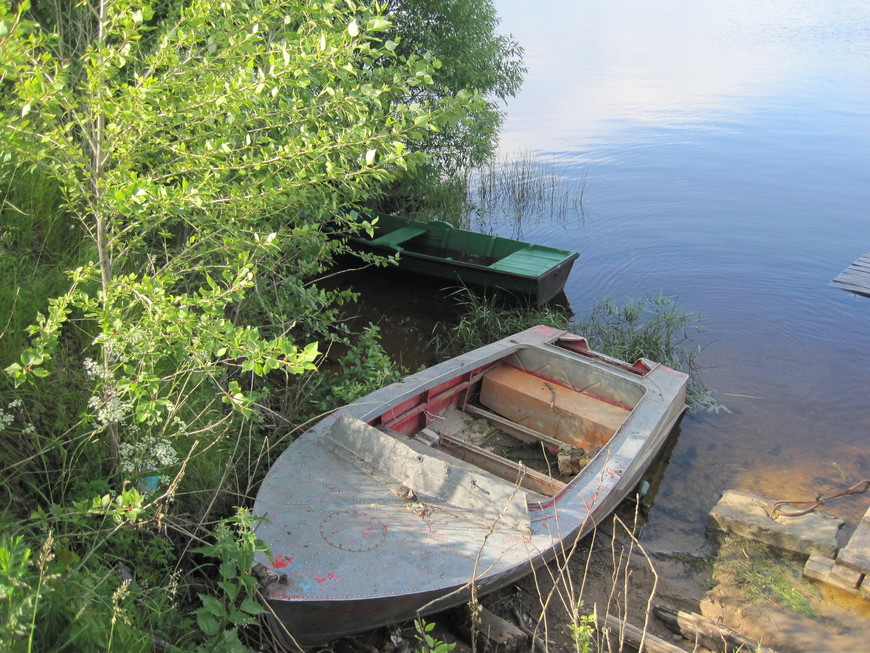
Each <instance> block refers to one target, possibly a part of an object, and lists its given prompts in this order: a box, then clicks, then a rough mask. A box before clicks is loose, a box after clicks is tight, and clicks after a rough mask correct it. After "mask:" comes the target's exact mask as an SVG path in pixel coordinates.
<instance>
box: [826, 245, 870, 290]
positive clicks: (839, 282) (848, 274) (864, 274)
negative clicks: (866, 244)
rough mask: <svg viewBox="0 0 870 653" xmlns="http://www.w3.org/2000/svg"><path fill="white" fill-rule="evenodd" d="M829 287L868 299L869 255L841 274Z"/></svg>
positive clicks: (869, 279)
mask: <svg viewBox="0 0 870 653" xmlns="http://www.w3.org/2000/svg"><path fill="white" fill-rule="evenodd" d="M831 285H832V286H834V287H836V288H840V289H842V290H848V291H850V292H853V293H856V294H859V295H866V296H868V297H870V254H865V255H864V256H862V257H860V258H859V259H858V260H857V261H855V262H854V263H852V265H850V266H849V267H848V268H846V269H845V270H844V271H843V272H841V273H840V274H839V275H837V277H836V278H835V279H834V280H833V281H832V282H831Z"/></svg>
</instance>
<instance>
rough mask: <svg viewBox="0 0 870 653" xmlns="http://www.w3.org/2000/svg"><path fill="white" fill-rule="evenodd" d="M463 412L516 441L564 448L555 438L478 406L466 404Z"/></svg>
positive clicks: (562, 443) (563, 444)
mask: <svg viewBox="0 0 870 653" xmlns="http://www.w3.org/2000/svg"><path fill="white" fill-rule="evenodd" d="M464 410H465V412H466V413H468V414H469V415H474V416H475V417H482V418H483V419H485V420H486V421H488V422H490V423H492V424H494V425H495V426H498V427H499V428H500V429H501V430H503V431H504V432H505V433H507V434H508V435H512V436H514V437H515V438H517V439H518V440H522V441H523V442H543V443H545V444H549V445H551V446H552V447H556V448H557V449H558V448H559V447H564V446H565V444H566V443H564V442H562V441H561V440H557V439H556V438H551V437H550V436H549V435H544V434H543V433H539V432H538V431H535V430H534V429H530V428H528V427H527V426H523V425H522V424H517V423H516V422H512V421H511V420H509V419H507V418H506V417H502V416H501V415H497V414H496V413H493V412H492V411H489V410H486V409H484V408H480V407H479V406H472V405H471V404H468V405H467V406H466V407H465V408H464Z"/></svg>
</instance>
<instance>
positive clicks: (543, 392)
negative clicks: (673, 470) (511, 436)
mask: <svg viewBox="0 0 870 653" xmlns="http://www.w3.org/2000/svg"><path fill="white" fill-rule="evenodd" d="M480 403H482V404H483V405H484V406H486V407H487V408H490V409H492V410H494V411H495V412H497V413H499V414H500V415H504V416H505V417H507V418H508V419H511V420H513V421H514V422H517V423H519V424H522V425H523V426H527V427H528V428H531V429H534V430H535V431H539V432H540V433H545V434H547V435H550V436H552V437H554V438H556V439H558V440H561V441H563V442H568V443H570V444H573V445H575V446H578V447H583V448H586V447H601V446H603V445H604V444H606V443H607V441H608V440H609V439H610V438H611V436H612V435H613V434H614V433H615V432H616V430H617V429H618V428H619V427H620V426H621V425H622V423H623V422H624V421H625V419H626V417H628V414H629V411H628V410H627V409H625V408H623V407H622V406H616V405H614V404H611V403H608V402H606V401H603V400H601V399H597V398H595V397H593V396H590V395H588V394H584V393H581V392H577V391H575V390H572V389H570V388H566V387H565V386H562V385H559V384H558V383H556V382H549V381H546V380H545V379H543V378H541V377H538V376H534V375H533V374H528V373H526V372H523V371H522V370H518V369H516V368H514V367H510V366H508V365H499V366H498V367H496V368H495V369H493V370H491V371H490V372H487V374H486V376H484V378H483V386H482V388H481V391H480Z"/></svg>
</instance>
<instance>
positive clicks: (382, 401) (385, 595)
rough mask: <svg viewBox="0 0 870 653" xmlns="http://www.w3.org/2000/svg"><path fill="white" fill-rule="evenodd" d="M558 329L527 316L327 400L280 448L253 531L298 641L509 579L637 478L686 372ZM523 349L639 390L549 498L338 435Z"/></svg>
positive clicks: (424, 454)
mask: <svg viewBox="0 0 870 653" xmlns="http://www.w3.org/2000/svg"><path fill="white" fill-rule="evenodd" d="M561 334H563V332H560V331H556V330H554V329H550V328H549V327H536V328H534V329H530V330H528V331H526V332H523V333H520V334H517V335H515V336H513V337H511V338H508V339H505V340H503V341H499V342H497V343H494V344H492V345H488V346H486V347H483V348H481V349H479V350H476V351H474V352H470V353H469V354H465V355H463V356H461V357H458V358H456V359H453V360H452V361H448V362H446V363H442V364H440V365H438V366H435V367H433V368H430V369H428V370H425V371H423V372H421V373H419V374H416V375H413V376H412V377H408V378H407V379H405V380H404V381H402V382H399V383H397V384H393V385H392V386H389V387H387V388H383V389H381V390H379V391H377V392H375V393H373V394H372V395H369V396H368V397H366V398H364V399H363V400H361V401H360V402H357V403H356V404H354V405H351V406H347V407H344V408H342V409H340V410H339V411H336V413H334V414H333V415H331V416H329V417H327V418H326V419H324V420H322V421H321V422H319V423H318V424H317V425H316V426H315V427H313V428H312V429H311V430H309V431H308V432H307V433H306V434H304V435H303V436H302V437H300V438H299V439H298V440H297V441H296V442H295V443H294V444H293V445H292V446H290V447H289V448H288V449H287V451H285V452H284V454H282V456H281V457H280V458H279V459H278V461H277V462H276V464H275V465H274V466H273V468H272V470H271V471H270V472H269V474H268V476H267V478H266V479H265V480H264V482H263V485H262V487H261V489H260V492H259V495H258V497H257V501H256V504H255V512H256V513H257V514H260V515H263V516H265V517H266V518H267V520H266V521H264V522H263V523H261V525H260V526H259V529H258V535H259V536H260V537H261V538H262V539H263V540H264V541H265V542H266V543H267V544H268V545H269V547H270V549H271V552H272V556H273V558H272V560H268V559H265V558H261V559H259V560H258V562H261V563H262V564H264V565H265V566H266V567H267V568H270V569H272V570H274V571H275V572H276V573H277V574H279V575H280V581H279V582H276V583H273V584H272V585H271V586H270V587H269V588H267V597H268V599H269V601H270V605H271V606H272V607H273V609H274V610H275V612H276V614H277V616H278V617H279V619H281V620H282V621H283V622H284V624H285V625H286V626H287V628H288V629H289V631H290V633H291V634H293V635H294V636H295V637H297V638H298V639H299V641H300V642H302V643H317V642H321V641H325V640H328V639H331V638H334V637H337V636H341V635H345V634H349V633H352V632H358V631H361V630H366V629H369V628H373V627H376V626H379V625H383V624H387V623H392V622H395V621H397V620H401V619H409V618H413V617H414V616H416V613H417V612H418V611H421V612H423V613H428V612H433V611H436V610H438V609H444V608H445V607H449V606H450V605H454V604H459V603H462V602H464V601H465V600H467V598H468V595H469V589H468V588H469V584H470V583H471V582H472V580H473V581H474V582H475V583H477V585H478V591H479V592H480V593H485V592H486V591H489V590H492V589H495V588H497V587H499V586H502V585H504V584H506V583H508V582H511V581H512V580H514V579H516V578H519V577H521V576H523V575H525V574H526V573H528V572H529V571H530V570H531V568H532V567H531V566H532V565H537V564H541V563H542V562H544V561H545V560H546V559H548V558H550V557H552V555H554V554H555V553H556V551H557V549H558V548H559V547H560V546H562V545H564V544H566V543H568V544H569V543H570V542H571V541H572V540H573V539H574V538H575V537H577V536H579V535H582V534H585V533H586V532H588V531H589V530H590V529H591V528H592V526H593V525H594V524H595V523H596V522H597V521H598V520H600V519H602V518H603V517H604V516H606V515H607V514H608V513H609V512H611V511H612V510H613V508H615V506H616V505H617V504H618V503H619V501H621V500H622V499H623V498H624V497H625V495H626V494H627V493H628V492H629V491H630V490H631V489H632V487H634V485H635V484H636V483H637V481H638V480H639V478H640V475H641V474H642V472H643V471H644V469H645V468H646V467H647V466H648V464H649V463H650V462H651V459H652V457H653V456H654V455H655V454H656V452H657V451H658V449H659V448H660V447H661V446H662V444H663V443H664V440H665V437H666V435H667V433H668V431H669V430H670V428H671V427H672V426H673V424H674V423H675V422H676V420H677V419H678V417H679V416H680V414H681V413H682V411H683V409H684V396H685V382H686V377H685V375H683V374H681V373H678V372H674V371H672V370H669V369H668V368H665V367H662V366H657V365H655V364H653V363H649V365H650V367H651V368H652V369H651V371H650V372H649V373H648V374H647V375H646V376H645V377H643V378H641V379H638V377H637V375H635V374H632V373H629V372H627V371H625V370H622V369H615V368H610V367H609V366H608V365H607V364H606V363H605V362H601V361H595V360H590V359H588V358H586V357H583V356H580V355H577V354H572V353H570V352H565V351H564V350H561V349H559V348H557V347H554V346H550V345H549V344H548V343H549V342H553V341H554V340H555V339H556V338H557V337H558V336H559V335H561ZM524 350H528V351H529V352H530V355H529V356H528V357H527V360H526V363H528V364H537V363H535V361H538V362H541V361H543V364H547V365H550V366H552V365H553V364H554V362H556V363H558V364H559V365H562V366H565V365H567V366H592V367H594V368H595V369H594V370H593V372H594V375H595V376H596V378H602V373H605V374H604V376H605V377H606V376H608V375H615V376H614V383H613V385H614V387H615V388H617V390H618V392H619V393H620V396H622V395H624V394H625V389H626V387H628V385H631V384H634V385H636V386H637V387H638V388H640V390H639V392H638V393H637V394H638V395H639V396H640V399H639V400H638V401H637V404H636V405H635V406H634V408H633V410H632V412H631V413H630V414H629V417H628V418H627V419H626V421H625V423H624V424H623V425H622V427H621V428H620V429H619V430H618V431H617V433H616V435H615V436H614V438H613V439H612V440H611V441H610V443H609V444H608V445H607V446H605V447H604V448H603V449H602V450H601V452H600V453H599V454H598V456H597V457H596V458H595V459H594V460H593V461H592V462H591V463H590V464H589V465H588V466H587V467H586V468H585V469H584V470H583V471H582V472H581V473H580V474H578V475H577V476H576V477H575V478H574V479H573V480H572V481H571V482H570V483H569V484H568V485H567V486H566V487H565V488H564V489H563V490H562V491H560V492H559V493H558V494H556V495H555V496H554V497H552V498H544V497H541V496H540V495H537V494H535V493H529V494H528V496H526V492H525V490H522V489H518V488H516V487H514V486H513V485H512V484H510V483H508V482H507V481H504V480H503V479H500V478H497V477H495V476H492V475H490V474H488V473H487V472H485V471H483V470H480V469H477V468H475V467H473V466H471V465H468V464H467V463H464V462H462V461H458V460H455V459H451V458H450V457H449V456H447V454H445V453H443V452H440V451H438V450H437V449H429V448H428V447H426V445H425V444H422V443H419V442H416V441H413V440H411V439H409V438H404V440H395V442H392V441H390V440H384V439H383V438H382V437H381V436H383V435H384V434H380V435H378V436H374V437H373V439H372V442H375V440H378V442H379V444H378V445H377V446H376V447H375V446H373V447H372V451H371V452H368V453H367V452H366V451H365V447H364V444H365V442H366V441H365V437H366V433H367V431H366V428H367V429H371V428H372V427H367V426H366V425H365V424H363V426H362V427H360V430H359V431H358V432H355V433H356V435H353V433H352V434H351V435H349V436H345V435H343V434H342V433H343V430H345V426H347V427H348V428H350V430H351V431H353V429H354V427H353V425H354V424H355V423H357V420H361V421H362V422H372V421H377V419H376V418H377V417H378V416H379V415H381V414H383V413H384V412H385V411H386V410H387V409H389V408H390V407H392V406H398V405H400V404H402V403H403V402H405V403H407V402H408V400H409V399H411V398H413V397H415V396H416V395H419V394H420V393H422V392H424V391H426V390H427V389H429V388H436V389H437V388H438V387H439V386H440V385H442V384H444V383H445V382H446V381H447V380H449V379H451V378H453V377H455V376H456V375H457V374H461V373H464V372H468V371H469V370H474V369H477V368H479V367H481V366H483V365H486V364H487V363H491V362H493V361H496V360H499V359H502V358H504V357H505V356H507V355H510V354H511V353H514V352H519V353H518V355H519V356H520V357H521V358H522V357H523V351H524ZM575 376H576V375H575ZM627 384H628V385H627ZM412 403H413V402H412ZM348 425H349V426H348ZM368 433H370V432H368ZM378 433H380V432H378ZM384 437H388V436H384ZM400 437H401V436H400ZM355 438H356V441H354V439H355ZM359 438H363V439H362V440H360V439H359ZM360 442H362V443H363V446H361V445H360ZM436 452H437V453H436ZM395 458H404V459H405V460H396V459H395ZM433 479H434V480H433ZM414 486H416V487H414ZM487 499H491V500H490V501H487ZM433 601H435V602H434V603H432V602H433Z"/></svg>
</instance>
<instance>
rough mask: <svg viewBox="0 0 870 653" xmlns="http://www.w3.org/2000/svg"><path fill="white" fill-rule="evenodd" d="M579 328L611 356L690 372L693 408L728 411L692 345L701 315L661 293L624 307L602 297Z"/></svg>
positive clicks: (690, 392)
mask: <svg viewBox="0 0 870 653" xmlns="http://www.w3.org/2000/svg"><path fill="white" fill-rule="evenodd" d="M576 328H577V331H576V332H577V333H581V334H583V335H584V336H585V337H586V338H587V339H588V340H589V343H590V344H591V345H592V347H593V348H595V349H597V350H598V351H600V352H602V353H605V354H607V355H608V356H612V357H614V358H619V359H621V360H625V361H630V362H633V361H636V360H638V359H640V358H648V359H649V360H652V361H656V362H657V363H662V364H663V365H667V366H668V367H672V368H673V369H677V370H683V371H685V372H688V373H690V374H691V378H690V379H689V386H688V391H687V397H686V403H687V404H688V405H689V409H690V410H693V411H699V410H706V411H713V412H719V411H720V410H727V408H725V407H724V406H722V405H720V404H718V403H716V401H715V399H714V397H713V391H712V390H709V389H707V388H705V387H704V386H703V384H702V383H701V381H700V379H699V377H700V374H701V370H700V367H699V363H698V356H699V355H700V353H701V350H700V349H699V348H698V347H697V346H694V345H692V343H691V336H690V334H691V333H693V332H697V331H699V330H700V324H699V321H698V318H697V316H695V315H692V314H691V313H687V312H685V311H683V310H682V309H680V308H679V307H678V306H677V303H676V301H674V299H672V298H670V297H665V296H663V295H657V296H653V297H649V298H647V299H642V300H632V299H629V300H627V301H626V302H625V303H624V304H622V305H617V304H615V303H614V302H613V301H612V300H610V299H604V300H602V301H600V302H599V303H597V304H596V305H595V306H594V307H593V308H592V309H591V310H590V311H589V312H588V314H587V315H586V316H585V317H583V318H582V319H581V320H579V321H578V324H577V327H576Z"/></svg>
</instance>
